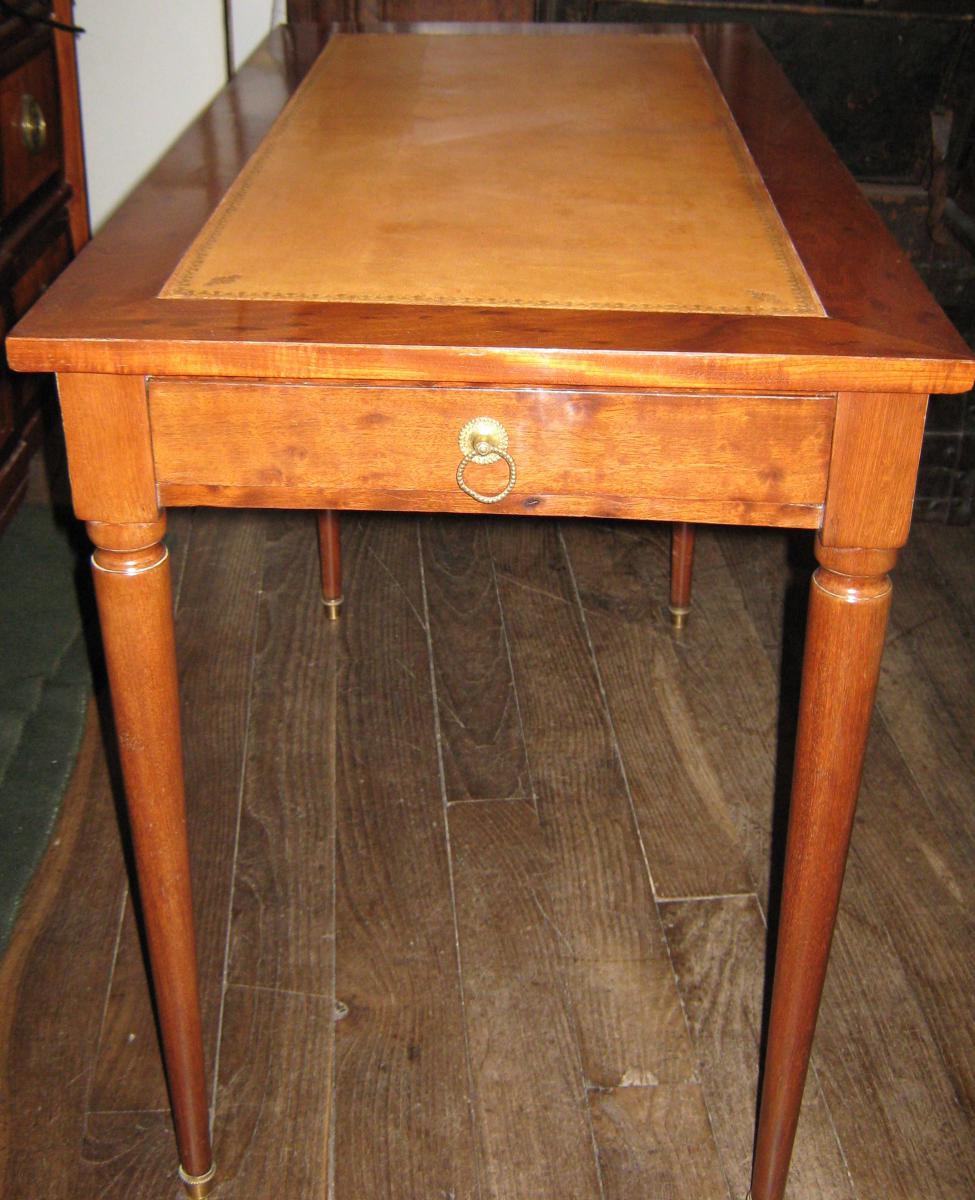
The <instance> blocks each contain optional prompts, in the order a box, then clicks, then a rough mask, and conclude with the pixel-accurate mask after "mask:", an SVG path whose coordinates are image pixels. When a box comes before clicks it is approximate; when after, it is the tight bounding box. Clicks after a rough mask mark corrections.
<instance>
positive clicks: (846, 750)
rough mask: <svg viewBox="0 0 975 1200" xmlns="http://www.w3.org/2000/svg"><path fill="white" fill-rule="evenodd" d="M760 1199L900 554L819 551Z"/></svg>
mask: <svg viewBox="0 0 975 1200" xmlns="http://www.w3.org/2000/svg"><path fill="white" fill-rule="evenodd" d="M817 557H818V558H819V561H820V563H821V564H822V565H821V566H820V567H819V569H818V570H817V571H816V574H815V575H814V576H813V581H812V587H811V591H810V600H809V624H808V628H807V633H806V651H805V659H804V662H803V672H802V697H801V700H800V706H799V729H798V739H797V744H796V765H795V774H794V778H793V785H792V804H791V808H790V812H789V833H788V839H787V845H786V863H785V877H784V880H783V887H782V905H781V912H780V917H779V933H778V944H777V947H776V957H775V978H774V981H773V985H772V1010H771V1016H770V1022H769V1032H768V1047H767V1050H766V1054H765V1063H764V1075H763V1084H762V1099H761V1106H760V1111H759V1123H758V1140H757V1143H756V1148H755V1162H754V1167H753V1172H752V1192H751V1194H752V1200H781V1197H782V1195H783V1192H784V1191H785V1181H786V1174H787V1172H788V1169H789V1159H790V1156H791V1154H792V1143H793V1139H794V1137H795V1132H796V1122H797V1120H798V1117H799V1105H800V1102H801V1100H802V1091H803V1085H804V1083H805V1079H806V1068H807V1065H808V1062H809V1050H810V1046H811V1044H812V1037H813V1031H814V1029H815V1026H816V1015H817V1012H818V1010H819V1000H820V996H821V993H822V988H823V980H824V978H825V975H826V962H827V958H828V956H829V947H830V940H831V938H832V934H833V924H834V921H835V919H836V908H837V904H838V902H839V896H840V887H841V885H842V882H843V871H844V867H845V864H846V852H847V847H848V845H849V840H850V831H851V828H852V825H853V812H854V808H855V806H856V798H857V792H858V790H859V787H860V774H861V771H862V768H863V756H864V750H865V747H866V741H867V733H868V730H869V726H870V716H871V712H872V710H873V701H874V694H875V692H876V688H877V678H878V675H879V672H880V657H881V652H882V650H883V643H884V630H885V628H886V625H887V613H888V610H889V608H890V596H891V585H890V580H889V578H888V577H887V575H886V571H887V570H888V569H889V568H890V567H891V566H892V565H893V562H894V559H895V557H896V555H895V552H894V551H868V550H864V551H849V550H846V551H843V550H841V551H831V550H827V549H824V548H823V547H822V546H819V547H817Z"/></svg>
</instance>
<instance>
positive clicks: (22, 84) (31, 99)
mask: <svg viewBox="0 0 975 1200" xmlns="http://www.w3.org/2000/svg"><path fill="white" fill-rule="evenodd" d="M56 79H57V74H56V67H55V61H54V51H53V49H50V48H48V49H46V50H44V51H42V52H41V53H40V54H36V55H35V56H34V57H33V58H31V59H28V61H27V62H25V63H24V64H23V65H22V66H20V67H18V68H17V70H15V71H11V72H10V74H9V75H7V76H6V78H4V79H2V80H0V216H2V217H6V216H7V215H8V213H10V212H12V211H13V210H14V209H15V208H17V207H18V206H19V205H21V204H23V202H24V201H25V200H27V199H28V198H29V197H30V196H31V195H32V194H33V193H34V192H35V191H36V190H37V189H38V188H39V187H40V186H41V184H42V183H44V182H45V181H46V180H48V179H50V178H51V176H52V175H56V174H57V173H58V171H59V170H60V168H61V128H60V120H59V109H58V93H57V83H56Z"/></svg>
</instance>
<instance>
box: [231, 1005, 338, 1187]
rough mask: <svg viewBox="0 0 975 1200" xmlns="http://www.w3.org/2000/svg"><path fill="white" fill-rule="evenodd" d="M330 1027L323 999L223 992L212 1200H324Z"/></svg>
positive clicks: (331, 1011)
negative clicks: (216, 1177) (291, 1199)
mask: <svg viewBox="0 0 975 1200" xmlns="http://www.w3.org/2000/svg"><path fill="white" fill-rule="evenodd" d="M334 1031H335V1019H334V1008H333V1002H332V1000H331V998H328V997H324V996H306V995H301V994H298V993H294V992H290V993H289V992H279V991H273V990H271V989H269V988H245V987H237V986H233V987H230V988H229V989H228V991H227V996H226V1002H225V1007H224V1017H223V1036H222V1039H221V1045H220V1079H219V1085H218V1091H217V1108H216V1112H217V1118H216V1127H217V1138H216V1144H215V1155H216V1160H217V1165H218V1169H219V1172H220V1184H219V1186H217V1187H216V1188H214V1190H213V1193H212V1195H213V1200H266V1198H267V1197H277V1196H286V1197H291V1196H294V1197H301V1198H302V1200H306V1198H307V1200H326V1197H328V1195H329V1191H328V1184H329V1172H328V1152H329V1145H328V1142H329V1111H330V1110H329V1104H330V1100H331V1082H332V1057H333V1050H334V1041H335V1034H334Z"/></svg>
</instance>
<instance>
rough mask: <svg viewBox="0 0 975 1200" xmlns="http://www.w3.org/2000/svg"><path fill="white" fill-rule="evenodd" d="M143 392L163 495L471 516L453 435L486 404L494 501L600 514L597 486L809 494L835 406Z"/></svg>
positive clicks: (566, 397)
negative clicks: (507, 491)
mask: <svg viewBox="0 0 975 1200" xmlns="http://www.w3.org/2000/svg"><path fill="white" fill-rule="evenodd" d="M149 396H150V407H151V412H152V438H153V453H154V456H155V461H156V469H157V472H158V477H159V480H160V483H161V484H162V486H163V491H164V493H168V494H171V492H170V489H171V487H172V486H173V485H183V486H186V485H196V486H200V485H203V486H210V487H220V488H240V487H245V488H251V489H253V490H255V491H259V490H260V489H261V488H262V487H265V486H269V487H270V488H272V489H295V490H300V489H302V488H310V489H317V490H319V491H321V492H323V493H326V494H331V495H334V496H335V497H336V498H337V499H338V501H340V503H339V504H338V505H337V507H356V506H358V507H367V508H376V507H379V508H383V507H390V506H391V505H392V506H397V507H399V506H409V507H427V506H428V504H429V499H426V497H428V496H429V497H431V498H432V499H433V501H434V503H435V504H436V506H437V508H438V509H439V510H442V511H461V512H465V511H466V512H475V511H477V508H478V507H479V506H478V505H477V503H476V501H473V500H471V499H469V498H468V497H467V496H466V495H465V494H464V493H463V492H462V491H461V490H460V488H459V487H458V484H457V478H456V475H457V468H458V465H459V463H460V461H461V451H460V450H459V447H458V436H459V434H460V432H461V430H462V429H463V428H464V427H465V425H466V424H467V422H468V421H470V420H472V419H473V418H475V417H478V416H482V415H487V416H490V417H492V418H493V419H494V420H496V421H499V422H500V423H501V424H502V425H503V426H504V428H505V430H506V431H507V433H508V439H509V440H508V451H509V453H510V454H511V456H512V458H513V459H514V460H515V463H516V473H517V479H516V483H515V489H514V491H513V493H512V496H511V498H510V500H508V501H507V502H502V503H501V504H500V505H499V506H498V507H499V509H502V510H503V509H504V508H507V507H514V506H516V505H518V506H521V505H525V504H527V505H528V507H536V506H537V500H534V499H533V498H534V497H536V496H545V497H548V503H547V506H546V508H547V510H548V511H552V512H559V511H565V506H566V505H571V503H572V501H573V500H574V499H576V498H582V497H584V498H587V499H588V501H589V504H590V506H591V507H592V508H593V509H594V510H596V511H599V510H600V509H601V508H602V507H603V506H604V505H605V503H606V501H605V499H604V498H605V497H620V498H621V499H622V498H624V497H625V499H626V503H627V504H628V505H629V508H630V511H631V513H632V515H634V516H636V515H639V514H640V512H641V511H642V510H641V506H640V503H639V502H640V501H642V500H644V499H647V500H651V501H652V500H660V499H662V498H672V499H680V500H683V499H687V500H691V501H703V500H707V501H712V502H722V503H728V502H731V503H735V502H739V503H746V504H757V505H766V506H774V505H795V506H816V505H820V504H822V502H823V498H824V496H825V494H826V472H827V467H828V459H829V442H830V437H831V434H832V427H833V407H834V406H833V401H832V398H829V397H825V396H821V397H782V396H726V395H689V394H658V393H650V392H646V393H641V392H623V393H616V394H609V393H602V392H564V391H543V390H505V389H500V388H497V389H493V388H492V389H483V390H481V389H477V390H474V389H463V390H460V389H453V388H426V389H415V388H405V387H404V388H384V387H376V388H334V387H333V388H329V387H321V386H318V385H314V384H305V385H297V384H296V385H280V384H267V383H265V384H262V383H241V382H233V383H210V384H201V383H199V382H194V381H185V380H154V381H153V382H152V383H151V384H150V386H149ZM466 477H467V480H468V482H469V483H470V484H471V486H473V487H475V488H477V489H478V490H479V491H483V492H487V493H495V492H497V491H500V490H501V488H502V487H503V486H504V484H505V483H506V482H507V478H506V471H505V468H504V464H503V463H497V464H496V466H495V469H492V468H491V467H490V466H487V465H478V464H474V463H472V464H471V465H470V466H469V467H468V468H467V475H466ZM364 492H365V493H368V494H369V496H370V499H369V501H368V503H362V502H361V499H360V494H361V493H364ZM272 494H273V492H272ZM420 497H424V500H423V501H422V502H420V503H418V500H419V498H420ZM387 498H388V500H389V502H390V503H387ZM265 502H266V501H265ZM569 511H571V508H570V509H569Z"/></svg>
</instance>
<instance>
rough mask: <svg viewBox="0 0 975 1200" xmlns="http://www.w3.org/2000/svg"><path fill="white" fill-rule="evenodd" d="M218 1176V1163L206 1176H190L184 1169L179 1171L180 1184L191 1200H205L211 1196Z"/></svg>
mask: <svg viewBox="0 0 975 1200" xmlns="http://www.w3.org/2000/svg"><path fill="white" fill-rule="evenodd" d="M216 1174H217V1167H216V1163H214V1165H213V1166H212V1167H211V1168H210V1170H209V1171H207V1172H206V1174H205V1175H189V1174H187V1172H186V1171H184V1170H183V1168H182V1167H180V1169H179V1178H180V1182H181V1183H182V1185H183V1188H184V1190H185V1192H186V1194H187V1196H189V1197H190V1200H203V1197H204V1196H209V1195H210V1188H211V1187H212V1186H213V1180H214V1178H215V1176H216Z"/></svg>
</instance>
